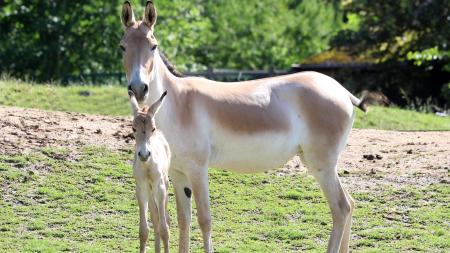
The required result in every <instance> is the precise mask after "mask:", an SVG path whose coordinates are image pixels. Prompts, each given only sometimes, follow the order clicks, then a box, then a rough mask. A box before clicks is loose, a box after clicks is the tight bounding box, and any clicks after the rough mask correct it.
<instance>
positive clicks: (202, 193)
mask: <svg viewBox="0 0 450 253" xmlns="http://www.w3.org/2000/svg"><path fill="white" fill-rule="evenodd" d="M191 181H192V187H193V190H194V197H195V204H196V206H197V219H198V223H199V225H200V229H201V231H202V235H203V246H204V249H205V252H206V253H212V252H213V245H212V239H211V211H210V204H209V187H208V169H207V168H203V169H199V170H197V171H196V173H194V174H193V175H191Z"/></svg>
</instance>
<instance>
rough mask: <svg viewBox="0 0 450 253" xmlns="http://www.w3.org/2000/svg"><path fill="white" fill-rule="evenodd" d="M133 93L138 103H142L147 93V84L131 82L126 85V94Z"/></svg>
mask: <svg viewBox="0 0 450 253" xmlns="http://www.w3.org/2000/svg"><path fill="white" fill-rule="evenodd" d="M130 91H131V92H133V93H134V95H135V96H136V99H137V100H138V101H143V100H144V98H145V96H146V95H147V93H148V84H146V83H143V82H140V81H131V82H130V84H129V85H128V92H130Z"/></svg>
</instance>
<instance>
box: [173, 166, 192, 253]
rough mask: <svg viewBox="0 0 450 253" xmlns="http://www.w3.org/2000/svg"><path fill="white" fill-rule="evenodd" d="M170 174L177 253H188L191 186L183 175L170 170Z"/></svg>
mask: <svg viewBox="0 0 450 253" xmlns="http://www.w3.org/2000/svg"><path fill="white" fill-rule="evenodd" d="M170 173H171V174H170V178H171V179H172V183H173V184H172V185H173V187H174V190H175V199H176V204H177V217H178V229H179V243H178V245H179V246H178V247H179V252H180V253H187V252H189V241H190V237H189V234H190V233H189V232H190V226H191V220H192V201H191V197H192V186H191V183H190V181H189V180H188V178H187V176H186V175H185V174H184V173H182V172H180V171H178V170H176V169H171V170H170Z"/></svg>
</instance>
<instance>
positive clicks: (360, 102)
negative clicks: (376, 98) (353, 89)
mask: <svg viewBox="0 0 450 253" xmlns="http://www.w3.org/2000/svg"><path fill="white" fill-rule="evenodd" d="M348 96H349V97H350V100H351V101H352V104H353V105H354V106H356V107H358V108H359V109H361V111H363V112H367V101H366V98H365V97H364V98H363V99H362V100H360V99H359V98H357V97H355V96H354V95H353V94H352V93H350V92H348Z"/></svg>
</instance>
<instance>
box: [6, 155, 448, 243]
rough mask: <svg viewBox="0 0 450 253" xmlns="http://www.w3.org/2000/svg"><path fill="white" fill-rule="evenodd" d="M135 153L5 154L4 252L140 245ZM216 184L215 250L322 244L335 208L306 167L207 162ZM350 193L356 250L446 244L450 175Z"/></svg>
mask: <svg viewBox="0 0 450 253" xmlns="http://www.w3.org/2000/svg"><path fill="white" fill-rule="evenodd" d="M131 158H132V155H131V151H121V152H111V151H108V150H107V149H105V148H101V147H79V148H78V149H77V150H75V151H72V152H68V150H65V149H61V148H58V149H52V148H46V149H42V150H38V151H35V152H32V153H28V154H21V155H15V156H0V184H1V185H2V187H1V191H2V192H1V195H2V198H0V217H1V218H0V252H62V251H68V252H136V251H137V250H138V246H139V242H138V208H137V206H136V200H135V197H134V181H133V179H132V172H131V164H130V159H131ZM210 189H211V204H212V216H213V241H214V245H215V250H216V252H298V251H308V252H309V251H311V252H324V251H325V249H326V243H327V240H328V233H329V231H330V230H331V225H330V224H331V215H330V212H329V209H328V206H327V204H326V202H325V199H324V197H323V196H322V194H321V192H320V190H319V187H318V185H317V183H315V182H314V179H313V178H312V177H310V176H308V175H307V174H305V173H298V174H296V175H292V176H275V174H271V175H269V174H256V175H236V174H233V173H229V172H224V171H220V170H211V172H210ZM171 190H172V187H171ZM352 195H353V197H354V198H355V200H356V202H357V208H356V209H355V212H354V215H353V218H354V229H353V233H352V235H353V237H352V238H353V239H352V240H351V248H352V249H353V250H354V252H411V251H423V252H445V251H447V250H448V249H449V248H450V241H449V240H448V238H450V232H449V231H450V227H449V223H448V217H449V216H450V207H449V206H448V203H450V187H449V185H448V184H445V183H438V184H433V185H431V186H429V187H426V188H423V189H420V188H416V187H414V186H404V187H402V188H400V189H394V188H390V187H388V188H386V189H384V190H383V191H382V192H378V193H371V194H367V193H352ZM169 206H170V210H169V211H170V216H171V218H172V227H171V248H172V251H176V249H177V227H176V216H175V209H174V206H175V201H174V196H173V194H172V193H171V194H170V204H169ZM150 238H151V239H150V241H149V245H150V248H151V247H152V241H151V240H152V239H153V237H152V236H150ZM191 238H192V242H191V249H192V252H201V247H202V241H201V235H200V230H199V228H198V225H197V223H196V219H195V218H194V220H193V229H192V236H191ZM152 251H153V250H152V249H151V250H150V252H152Z"/></svg>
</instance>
